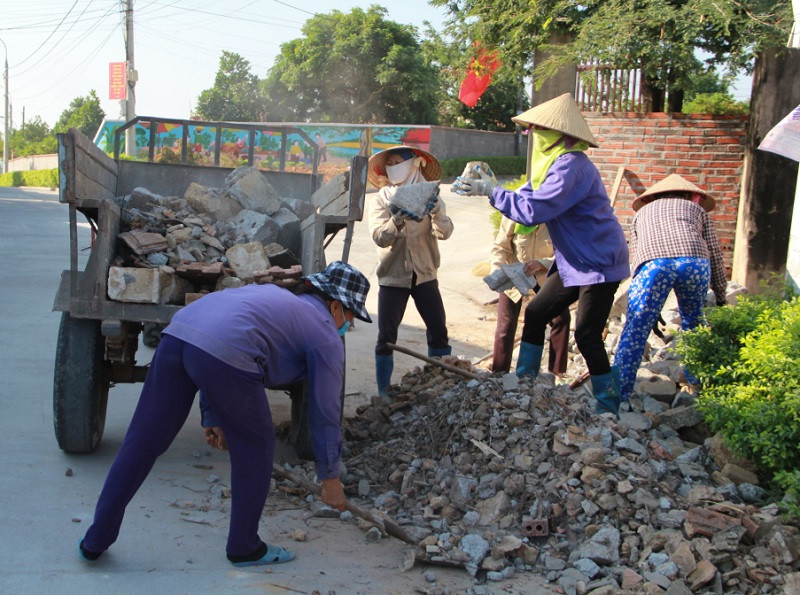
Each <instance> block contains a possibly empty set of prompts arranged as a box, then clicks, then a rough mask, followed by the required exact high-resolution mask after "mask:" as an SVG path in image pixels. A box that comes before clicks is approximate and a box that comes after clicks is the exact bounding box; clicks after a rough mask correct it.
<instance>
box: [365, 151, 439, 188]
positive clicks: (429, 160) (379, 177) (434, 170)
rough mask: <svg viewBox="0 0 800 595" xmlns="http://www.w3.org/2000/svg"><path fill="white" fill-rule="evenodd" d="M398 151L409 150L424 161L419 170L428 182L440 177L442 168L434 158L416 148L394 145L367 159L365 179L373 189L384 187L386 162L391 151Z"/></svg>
mask: <svg viewBox="0 0 800 595" xmlns="http://www.w3.org/2000/svg"><path fill="white" fill-rule="evenodd" d="M398 149H411V150H412V151H413V152H414V155H416V156H417V157H422V158H423V159H425V165H423V166H422V168H421V171H422V177H423V178H425V179H426V180H428V181H429V182H433V181H435V180H438V179H439V178H441V177H442V166H441V165H439V161H438V160H437V159H436V157H434V156H433V155H431V154H430V153H428V152H427V151H423V150H422V149H420V148H417V147H411V146H409V145H395V146H393V147H389V148H388V149H384V150H383V151H380V152H379V153H375V154H374V155H373V156H372V157H370V158H369V165H368V167H367V179H368V180H369V182H370V184H372V185H373V186H375V188H382V187H383V186H385V185H386V183H387V182H386V161H387V160H388V159H389V155H391V154H392V151H396V150H398Z"/></svg>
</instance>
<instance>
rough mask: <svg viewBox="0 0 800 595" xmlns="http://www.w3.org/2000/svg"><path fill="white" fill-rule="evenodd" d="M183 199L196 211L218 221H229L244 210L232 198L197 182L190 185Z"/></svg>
mask: <svg viewBox="0 0 800 595" xmlns="http://www.w3.org/2000/svg"><path fill="white" fill-rule="evenodd" d="M183 198H184V199H185V200H186V202H187V203H189V206H191V207H192V208H193V209H194V210H195V211H199V212H201V213H208V214H209V215H210V216H211V217H212V218H213V219H215V220H217V221H224V220H225V219H229V218H231V217H233V216H234V215H235V214H236V213H238V212H239V211H241V210H242V205H241V204H239V203H238V202H237V201H235V200H234V199H233V198H231V197H230V196H228V195H226V194H224V193H222V192H220V191H219V190H218V189H216V188H206V187H205V186H203V185H202V184H198V183H197V182H192V183H191V184H189V187H188V188H187V189H186V192H184V194H183Z"/></svg>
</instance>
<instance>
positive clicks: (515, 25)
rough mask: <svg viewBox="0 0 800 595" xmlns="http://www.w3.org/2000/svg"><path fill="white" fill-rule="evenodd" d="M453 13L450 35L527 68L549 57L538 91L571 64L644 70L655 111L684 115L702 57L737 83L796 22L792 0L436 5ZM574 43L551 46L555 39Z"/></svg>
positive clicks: (527, 0)
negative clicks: (538, 57)
mask: <svg viewBox="0 0 800 595" xmlns="http://www.w3.org/2000/svg"><path fill="white" fill-rule="evenodd" d="M431 4H433V5H434V6H444V7H446V8H447V9H448V11H450V13H451V14H452V15H453V17H452V19H451V21H450V25H449V29H448V32H450V33H451V34H453V35H455V36H456V37H457V38H462V39H478V40H481V41H482V42H483V43H484V44H486V45H488V46H494V47H498V48H499V49H500V51H501V54H502V56H503V59H504V62H506V63H507V64H510V65H514V66H516V67H517V68H520V69H525V68H527V65H528V64H531V63H532V61H533V58H534V53H535V51H536V50H537V49H539V50H542V51H544V52H546V53H548V54H550V57H549V58H548V59H546V60H542V61H540V63H538V64H536V65H535V69H534V71H533V76H534V81H535V83H536V84H537V85H541V83H542V82H543V81H544V80H546V79H547V78H550V77H551V76H553V75H554V74H555V73H556V72H557V71H558V70H559V69H560V68H561V67H563V66H565V65H568V64H581V63H584V62H588V61H589V60H594V61H596V62H600V63H605V64H610V65H612V66H613V67H615V68H641V70H642V74H643V76H642V79H643V80H642V82H643V89H644V91H645V96H646V98H648V99H649V100H650V103H651V105H652V108H653V110H654V111H661V110H662V109H663V107H664V105H665V96H666V97H668V99H669V105H668V106H667V107H668V108H669V109H670V110H671V111H680V107H681V104H682V101H683V94H684V93H685V92H686V91H688V90H690V89H691V84H692V83H691V75H692V73H694V72H696V71H697V70H698V68H699V67H700V62H699V60H698V59H697V57H696V51H697V50H702V51H704V52H705V53H706V55H707V56H708V57H707V58H706V60H705V61H706V63H708V64H719V65H720V66H721V67H722V68H723V70H724V71H725V76H726V77H728V78H732V77H733V76H734V75H735V74H736V72H738V71H739V70H740V69H744V70H745V71H747V72H749V71H750V70H751V69H752V67H753V63H754V57H755V55H756V54H757V53H758V52H760V51H761V50H763V49H766V48H776V47H781V46H783V45H785V43H786V37H787V35H788V33H789V29H790V27H791V22H792V12H791V7H790V5H789V3H788V2H786V1H785V0H587V1H585V2H581V3H575V2H572V0H503V2H500V3H499V2H496V1H495V0H431ZM556 34H558V35H563V34H565V35H567V36H568V38H569V39H570V41H568V42H567V43H566V44H560V45H557V46H552V45H549V42H550V39H551V36H553V35H556Z"/></svg>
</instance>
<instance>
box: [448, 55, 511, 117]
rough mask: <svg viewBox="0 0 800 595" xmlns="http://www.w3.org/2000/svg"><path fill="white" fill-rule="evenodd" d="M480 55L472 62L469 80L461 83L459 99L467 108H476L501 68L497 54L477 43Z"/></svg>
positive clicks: (468, 75)
mask: <svg viewBox="0 0 800 595" xmlns="http://www.w3.org/2000/svg"><path fill="white" fill-rule="evenodd" d="M475 47H477V48H478V53H477V56H476V57H475V58H473V59H472V60H471V61H470V64H469V71H468V72H467V78H465V79H464V82H462V83H461V88H460V89H459V91H458V99H459V101H461V103H463V104H464V105H466V106H467V107H475V104H476V103H478V99H480V98H481V95H483V93H484V91H486V89H487V88H488V87H489V84H490V83H491V82H492V75H493V74H494V73H495V71H496V70H497V69H498V68H500V65H501V62H500V59H499V58H498V57H497V52H496V51H495V52H487V51H486V50H484V49H483V48H482V47H480V44H478V43H477V42H476V43H475Z"/></svg>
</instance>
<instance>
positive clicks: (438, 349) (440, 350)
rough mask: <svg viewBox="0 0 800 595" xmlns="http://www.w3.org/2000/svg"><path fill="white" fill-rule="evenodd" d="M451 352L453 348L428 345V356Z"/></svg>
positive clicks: (443, 354)
mask: <svg viewBox="0 0 800 595" xmlns="http://www.w3.org/2000/svg"><path fill="white" fill-rule="evenodd" d="M452 353H453V348H452V347H450V346H449V345H448V346H447V347H428V357H444V356H445V355H450V354H452Z"/></svg>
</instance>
